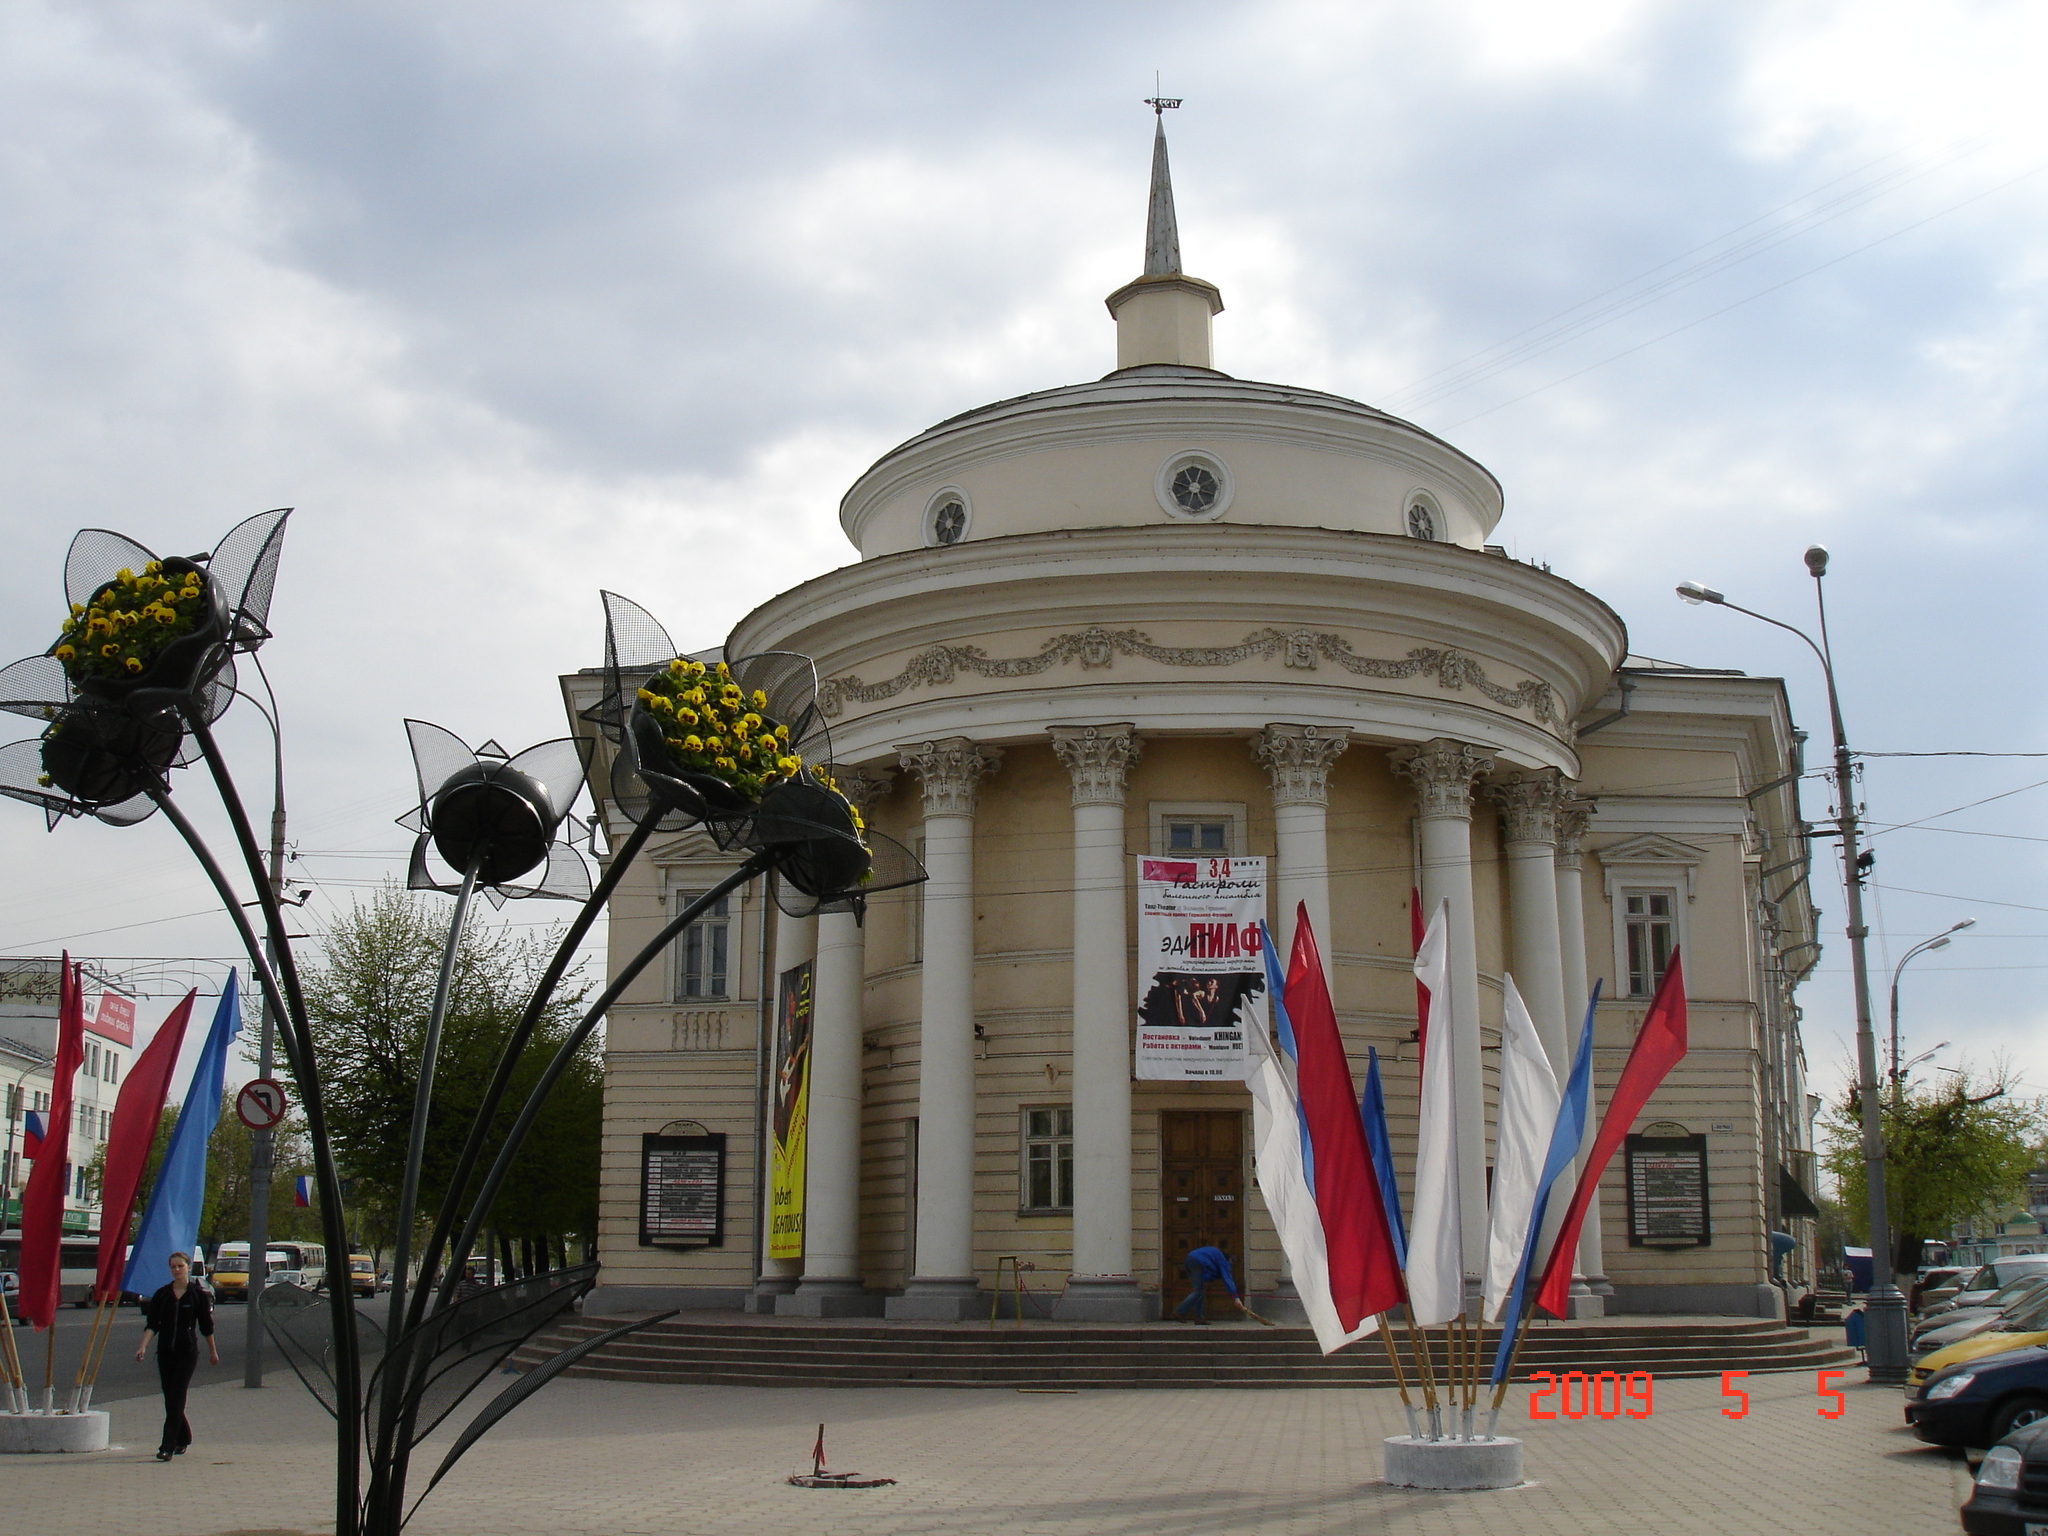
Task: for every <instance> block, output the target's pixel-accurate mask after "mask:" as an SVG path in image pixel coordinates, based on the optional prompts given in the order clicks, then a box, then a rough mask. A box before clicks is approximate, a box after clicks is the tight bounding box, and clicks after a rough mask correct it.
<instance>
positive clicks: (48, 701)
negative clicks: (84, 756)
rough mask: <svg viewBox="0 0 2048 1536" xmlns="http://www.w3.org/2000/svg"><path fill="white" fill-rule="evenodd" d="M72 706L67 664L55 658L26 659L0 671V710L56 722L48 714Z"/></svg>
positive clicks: (38, 657)
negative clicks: (66, 677)
mask: <svg viewBox="0 0 2048 1536" xmlns="http://www.w3.org/2000/svg"><path fill="white" fill-rule="evenodd" d="M70 702H71V687H70V684H68V683H67V682H65V680H64V663H63V662H61V661H59V660H58V659H57V658H56V657H54V656H24V657H22V659H21V660H20V661H17V662H15V663H13V664H12V665H11V666H8V667H4V668H0V709H5V710H10V711H12V712H13V713H14V714H17V715H27V716H28V717H29V718H30V719H31V720H48V719H51V718H53V717H52V716H51V714H50V713H49V711H51V710H52V709H56V708H61V707H62V706H63V705H66V704H69V703H70Z"/></svg>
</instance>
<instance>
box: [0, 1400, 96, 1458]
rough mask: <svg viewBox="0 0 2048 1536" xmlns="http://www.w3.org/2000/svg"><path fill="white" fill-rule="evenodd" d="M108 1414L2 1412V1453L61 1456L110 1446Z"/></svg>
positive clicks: (0, 1453)
mask: <svg viewBox="0 0 2048 1536" xmlns="http://www.w3.org/2000/svg"><path fill="white" fill-rule="evenodd" d="M108 1422H109V1421H108V1418H107V1415H106V1414H104V1413H101V1412H100V1411H99V1410H97V1409H94V1410H93V1411H92V1412H90V1413H0V1456H62V1455H71V1456H75V1455H79V1454H82V1453H83V1452H86V1451H104V1450H105V1449H106V1448H107V1426H108Z"/></svg>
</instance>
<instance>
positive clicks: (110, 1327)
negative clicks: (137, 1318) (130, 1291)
mask: <svg viewBox="0 0 2048 1536" xmlns="http://www.w3.org/2000/svg"><path fill="white" fill-rule="evenodd" d="M120 1322H121V1289H120V1282H119V1281H116V1282H115V1285H114V1291H113V1295H112V1298H111V1299H110V1300H109V1301H108V1303H107V1326H106V1328H105V1329H104V1330H102V1331H101V1333H100V1347H99V1348H98V1349H96V1350H94V1351H93V1353H92V1369H91V1370H90V1371H88V1372H86V1376H85V1396H84V1397H82V1398H81V1399H80V1400H79V1404H78V1409H79V1412H81V1413H83V1412H84V1411H85V1410H86V1409H88V1408H90V1407H91V1406H92V1392H93V1388H94V1387H96V1386H98V1385H99V1379H100V1366H101V1365H103V1364H104V1363H105V1362H106V1358H107V1346H108V1345H109V1344H111V1343H112V1342H113V1341H114V1330H115V1328H117V1327H119V1326H120Z"/></svg>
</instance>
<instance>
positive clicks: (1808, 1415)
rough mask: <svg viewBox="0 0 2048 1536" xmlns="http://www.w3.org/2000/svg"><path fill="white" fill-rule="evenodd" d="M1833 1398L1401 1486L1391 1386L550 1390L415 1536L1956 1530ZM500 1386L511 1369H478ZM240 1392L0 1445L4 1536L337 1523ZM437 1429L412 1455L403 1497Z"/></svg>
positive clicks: (1665, 1400)
mask: <svg viewBox="0 0 2048 1536" xmlns="http://www.w3.org/2000/svg"><path fill="white" fill-rule="evenodd" d="M1858 1376H1860V1373H1852V1375H1851V1379H1850V1380H1849V1381H1847V1382H1844V1383H1842V1385H1843V1386H1844V1387H1845V1389H1846V1393H1847V1411H1846V1412H1845V1413H1844V1415H1843V1416H1842V1417H1841V1418H1839V1419H1824V1418H1821V1417H1820V1416H1819V1412H1818V1410H1819V1408H1820V1407H1822V1406H1823V1403H1822V1400H1821V1399H1820V1398H1818V1397H1817V1395H1816V1382H1815V1380H1814V1378H1813V1377H1812V1376H1811V1375H1808V1374H1805V1373H1800V1374H1796V1375H1775V1376H1753V1377H1751V1378H1750V1379H1749V1381H1748V1382H1747V1383H1746V1385H1747V1388H1748V1391H1749V1393H1750V1409H1749V1413H1748V1415H1747V1417H1745V1418H1743V1419H1740V1420H1730V1419H1727V1418H1724V1417H1722V1415H1721V1410H1722V1408H1723V1407H1724V1405H1725V1404H1724V1400H1723V1399H1722V1397H1721V1395H1720V1383H1719V1382H1718V1381H1699V1380H1689V1381H1675V1380H1674V1381H1668V1382H1659V1383H1657V1385H1656V1396H1655V1401H1654V1409H1653V1411H1652V1413H1651V1416H1650V1417H1649V1418H1647V1419H1629V1418H1617V1419H1611V1420H1601V1419H1595V1418H1590V1417H1588V1418H1584V1419H1579V1420H1570V1419H1559V1420H1556V1421H1552V1422H1543V1423H1533V1424H1532V1423H1530V1422H1529V1419H1528V1406H1529V1391H1528V1389H1527V1388H1526V1387H1523V1388H1518V1389H1516V1390H1515V1391H1513V1392H1511V1393H1510V1394H1509V1397H1508V1403H1507V1408H1506V1409H1505V1410H1504V1411H1503V1414H1502V1419H1501V1423H1502V1431H1503V1433H1506V1432H1509V1431H1511V1430H1512V1431H1513V1432H1515V1433H1518V1434H1521V1435H1522V1436H1523V1437H1524V1438H1525V1440H1526V1441H1527V1447H1528V1449H1527V1472H1528V1476H1529V1479H1530V1482H1529V1484H1527V1485H1525V1486H1524V1487H1522V1488H1519V1489H1514V1490H1509V1491H1504V1492H1498V1493H1468V1494H1435V1495H1432V1494H1416V1493H1408V1492H1403V1491H1400V1490H1396V1489H1392V1488H1389V1487H1387V1486H1386V1485H1385V1484H1384V1483H1381V1482H1379V1481H1378V1478H1379V1474H1380V1463H1379V1442H1380V1439H1381V1438H1382V1437H1383V1436H1385V1435H1389V1434H1399V1433H1402V1432H1403V1420H1402V1415H1401V1405H1400V1400H1399V1398H1398V1397H1397V1396H1396V1395H1395V1394H1394V1393H1393V1392H1391V1391H1347V1390H1341V1389H1299V1390H1285V1391H1227V1390H1215V1391H1160V1392H1082V1393H1073V1394H1067V1393H1020V1392H1016V1391H1007V1390H1001V1389H968V1388H963V1389H958V1390H954V1389H938V1388H861V1389H844V1390H837V1391H831V1390H814V1389H806V1388H786V1389H781V1390H776V1389H772V1388H745V1387H693V1386H658V1385H644V1384H639V1383H617V1382H606V1381H590V1380H575V1379H570V1380H562V1381H557V1382H555V1383H553V1384H551V1385H550V1386H548V1387H546V1388H545V1389H543V1391H542V1392H541V1393H540V1394H539V1395H538V1396H536V1397H535V1398H534V1399H533V1401H531V1402H530V1403H528V1404H527V1405H525V1406H524V1407H522V1408H520V1409H519V1410H517V1412H515V1413H514V1414H513V1415H512V1417H511V1418H509V1419H508V1420H506V1422H505V1423H503V1424H502V1425H500V1426H499V1427H498V1428H497V1429H496V1430H495V1431H493V1432H492V1434H491V1435H490V1436H489V1437H488V1438H486V1439H485V1440H484V1441H482V1442H481V1443H480V1444H479V1445H478V1446H477V1447H476V1448H475V1449H474V1450H472V1451H471V1452H470V1453H469V1455H468V1456H467V1457H466V1458H465V1459H464V1460H463V1461H462V1462H461V1463H460V1465H459V1466H458V1468H457V1469H456V1470H455V1471H453V1472H451V1473H450V1474H449V1477H448V1479H447V1481H445V1482H444V1483H443V1484H442V1485H441V1486H440V1487H439V1488H438V1489H436V1490H435V1491H434V1493H433V1494H432V1495H431V1496H429V1497H428V1499H427V1500H426V1502H425V1504H424V1505H423V1506H422V1507H421V1509H420V1512H419V1514H418V1516H417V1518H415V1519H414V1520H413V1522H412V1524H411V1525H410V1526H409V1527H408V1530H409V1531H410V1532H412V1533H415V1536H458V1533H459V1536H495V1533H500V1532H503V1533H506V1536H526V1533H536V1536H537V1533H543V1532H544V1533H547V1536H586V1533H588V1536H641V1533H645V1536H699V1533H702V1536H731V1533H733V1532H735V1531H744V1532H749V1533H756V1532H771V1533H772V1532H782V1531H790V1532H810V1531H814V1530H817V1529H819V1528H822V1527H827V1526H829V1528H830V1529H831V1530H832V1531H833V1533H834V1536H869V1533H874V1536H984V1533H985V1536H1098V1533H1100V1536H1110V1533H1115V1536H1153V1533H1159V1536H1165V1533H1175V1536H1178V1533H1200V1536H1207V1533H1229V1536H1236V1533H1240V1532H1243V1533H1258V1536H1282V1533H1284V1536H1339V1533H1345V1536H1348V1533H1352V1532H1359V1533H1364V1532H1375V1533H1377V1532H1382V1531H1394V1532H1417V1533H1437V1532H1445V1533H1448V1532H1454V1531H1470V1530H1473V1529H1476V1528H1481V1527H1483V1528H1484V1529H1486V1530H1487V1531H1488V1533H1489V1536H1510V1533H1512V1536H1521V1533H1530V1536H1535V1533H1544V1536H1550V1533H1557V1536H1598V1533H1607V1532H1617V1533H1618V1532H1631V1533H1636V1532H1645V1531H1654V1532H1674V1533H1715V1536H1720V1533H1728V1536H1755V1533H1761V1532H1771V1531H1783V1530H1797V1529H1802V1528H1804V1529H1824V1530H1826V1531H1828V1532H1829V1533H1830V1536H1862V1533H1870V1536H1877V1533H1880V1532H1882V1533H1884V1536H1901V1533H1912V1532H1936V1531H1954V1530H1957V1529H1959V1527H1958V1525H1957V1521H1956V1515H1955V1510H1956V1506H1957V1505H1958V1504H1959V1503H1960V1502H1961V1501H1962V1499H1963V1498H1964V1497H1966V1496H1967V1494H1968V1481H1969V1469H1968V1467H1967V1466H1966V1465H1965V1463H1964V1461H1963V1460H1962V1458H1961V1457H1959V1456H1951V1455H1949V1454H1947V1453H1944V1452H1941V1451H1937V1450H1934V1449H1932V1448H1929V1447H1925V1446H1922V1445H1920V1443H1919V1442H1918V1441H1916V1440H1914V1439H1913V1438H1912V1437H1911V1436H1910V1434H1908V1433H1907V1432H1906V1431H1905V1430H1904V1429H1903V1428H1902V1426H1901V1417H1900V1411H1899V1410H1900V1396H1899V1394H1898V1392H1896V1391H1893V1390H1885V1389H1881V1388H1873V1387H1868V1386H1864V1385H1860V1384H1859V1383H1858V1381H1857V1380H1856V1378H1857V1377H1858ZM494 1379H495V1380H498V1381H508V1380H509V1378H494ZM272 1381H273V1385H272V1386H271V1387H269V1388H266V1389H265V1390H263V1391H260V1392H251V1391H247V1390H245V1389H243V1388H241V1387H240V1386H236V1385H228V1384H219V1385H212V1386H207V1387H203V1388H199V1389H197V1390H195V1391H194V1392H193V1394H192V1405H191V1417H192V1422H193V1427H194V1430H195V1432H196V1434H197V1435H198V1443H197V1444H196V1445H194V1447H193V1449H192V1452H191V1453H190V1454H189V1455H187V1456H183V1457H180V1458H179V1459H178V1460H176V1461H174V1462H171V1463H170V1464H168V1465H159V1464H158V1463H157V1462H156V1461H155V1460H154V1458H153V1457H152V1455H151V1454H150V1453H151V1451H152V1450H153V1449H154V1446H155V1441H156V1435H157V1430H158V1426H159V1424H160V1422H161V1420H160V1417H159V1414H160V1410H159V1409H158V1407H157V1404H156V1401H155V1400H154V1399H151V1398H136V1399H130V1400H128V1401H125V1402H118V1403H113V1404H103V1405H101V1406H106V1407H109V1408H111V1410H112V1412H113V1430H114V1439H115V1442H116V1444H117V1446H122V1447H126V1448H125V1449H117V1450H112V1451H108V1452H106V1453H103V1454H100V1455H95V1456H87V1457H51V1458H28V1457H9V1458H6V1460H5V1462H4V1464H0V1510H4V1511H5V1514H6V1521H5V1525H6V1528H7V1529H8V1530H11V1531H24V1532H26V1531H53V1532H57V1531H61V1532H63V1533H65V1536H101V1533H105V1536H116V1533H118V1536H134V1533H136V1532H141V1531H153V1530H173V1531H178V1532H183V1533H192V1536H225V1533H256V1532H263V1533H272V1532H288V1533H299V1532H306V1533H318V1532H327V1531H332V1529H333V1521H332V1501H331V1493H330V1490H331V1487H332V1484H331V1478H332V1452H331V1449H330V1447H331V1441H330V1440H329V1438H328V1437H329V1435H330V1434H331V1432H332V1421H331V1420H330V1419H328V1418H327V1417H326V1415H325V1414H324V1413H323V1412H322V1411H321V1410H320V1409H319V1407H318V1406H317V1405H316V1404H315V1403H314V1402H313V1400H312V1398H311V1397H310V1396H309V1395H308V1394H307V1393H306V1392H305V1391H304V1390H303V1389H301V1388H300V1387H299V1386H298V1385H297V1384H296V1383H295V1382H292V1381H291V1380H290V1378H289V1377H284V1376H277V1377H273V1378H272ZM820 1421H823V1422H824V1423H825V1424H826V1425H827V1426H828V1428H827V1431H826V1450H827V1453H828V1460H829V1464H830V1465H831V1467H832V1468H833V1469H834V1470H845V1469H857V1470H858V1471H860V1472H862V1473H865V1474H869V1475H882V1476H889V1477H894V1478H897V1479H899V1481H898V1483H897V1484H896V1486H894V1487H891V1488H879V1489H872V1490H862V1491H840V1492H818V1491H811V1490H807V1489H799V1488H792V1487H790V1486H789V1485H788V1484H787V1483H786V1482H785V1481H784V1480H785V1479H786V1478H787V1476H788V1475H789V1474H790V1473H791V1472H794V1471H798V1470H808V1460H809V1452H810V1447H811V1442H812V1439H813V1438H814V1436H815V1435H816V1432H817V1426H818V1424H819V1422H820ZM447 1439H448V1436H447V1435H446V1434H442V1435H439V1436H437V1437H436V1438H435V1439H434V1440H432V1441H430V1442H429V1443H428V1445H427V1446H425V1447H423V1448H422V1452H421V1454H420V1456H419V1457H418V1458H417V1459H416V1460H415V1462H414V1466H415V1467H417V1468H420V1472H419V1474H418V1476H417V1478H416V1482H415V1486H419V1485H423V1483H424V1481H425V1478H426V1477H427V1476H429V1475H431V1471H432V1468H433V1467H434V1466H436V1465H437V1464H438V1462H439V1458H440V1454H441V1451H440V1449H439V1447H441V1446H443V1445H445V1443H446V1441H447Z"/></svg>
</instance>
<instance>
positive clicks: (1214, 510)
mask: <svg viewBox="0 0 2048 1536" xmlns="http://www.w3.org/2000/svg"><path fill="white" fill-rule="evenodd" d="M1154 490H1155V492H1156V494H1157V495H1158V497H1159V507H1160V510H1161V511H1163V512H1165V513H1166V514H1167V515H1168V516H1169V517H1180V518H1189V519H1192V520H1196V521H1200V522H1208V521H1210V520H1212V519H1214V518H1218V517H1221V516H1222V515H1223V513H1224V512H1225V510H1227V509H1228V508H1229V506H1230V496H1231V484H1230V471H1229V470H1228V469H1226V468H1224V466H1223V462H1222V460H1220V459H1218V458H1216V457H1215V456H1214V455H1213V454H1208V453H1203V452H1200V451H1199V450H1194V449H1190V450H1189V451H1188V452H1186V453H1177V454H1175V455H1174V456H1173V457H1172V458H1170V459H1168V460H1167V461H1166V462H1165V463H1164V464H1162V465H1160V466H1159V477H1158V479H1157V480H1156V481H1155V482H1154Z"/></svg>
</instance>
